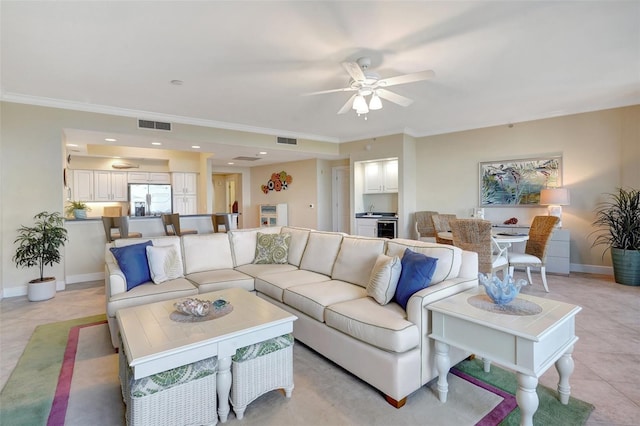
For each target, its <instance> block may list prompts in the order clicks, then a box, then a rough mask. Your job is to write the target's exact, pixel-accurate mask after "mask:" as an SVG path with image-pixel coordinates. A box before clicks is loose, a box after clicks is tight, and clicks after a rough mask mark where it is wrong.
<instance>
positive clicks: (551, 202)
mask: <svg viewBox="0 0 640 426" xmlns="http://www.w3.org/2000/svg"><path fill="white" fill-rule="evenodd" d="M540 204H541V205H543V206H568V205H569V190H568V189H567V188H547V189H543V190H542V191H540Z"/></svg>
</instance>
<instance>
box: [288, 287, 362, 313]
mask: <svg viewBox="0 0 640 426" xmlns="http://www.w3.org/2000/svg"><path fill="white" fill-rule="evenodd" d="M366 296H367V292H366V290H365V289H364V288H362V287H360V286H359V285H355V284H350V283H347V282H344V281H338V280H331V281H323V282H319V283H311V284H301V285H294V286H291V287H289V288H287V289H285V290H284V295H283V298H282V299H283V302H284V303H286V304H287V305H289V306H291V307H292V308H295V309H297V310H299V311H300V312H302V313H304V314H307V315H309V316H310V317H311V318H314V319H315V320H317V321H320V322H324V310H325V308H326V307H327V306H329V305H333V304H334V303H338V302H344V301H347V300H353V299H359V298H362V297H366Z"/></svg>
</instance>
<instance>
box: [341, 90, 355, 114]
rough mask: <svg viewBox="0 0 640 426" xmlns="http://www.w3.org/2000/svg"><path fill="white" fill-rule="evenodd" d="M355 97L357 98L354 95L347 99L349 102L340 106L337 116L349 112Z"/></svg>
mask: <svg viewBox="0 0 640 426" xmlns="http://www.w3.org/2000/svg"><path fill="white" fill-rule="evenodd" d="M356 96H358V94H357V93H356V94H354V95H353V96H351V97H350V98H349V100H348V101H347V103H345V104H344V105H342V108H340V110H339V111H338V114H344V113H345V112H348V111H350V110H351V107H352V106H353V101H354V99H355V98H356Z"/></svg>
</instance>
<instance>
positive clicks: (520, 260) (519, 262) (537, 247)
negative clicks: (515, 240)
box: [509, 216, 558, 293]
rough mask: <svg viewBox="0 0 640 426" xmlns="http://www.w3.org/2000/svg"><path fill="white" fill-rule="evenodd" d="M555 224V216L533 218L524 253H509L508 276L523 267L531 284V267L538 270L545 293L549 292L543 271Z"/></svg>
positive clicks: (556, 220) (556, 219) (544, 271)
mask: <svg viewBox="0 0 640 426" xmlns="http://www.w3.org/2000/svg"><path fill="white" fill-rule="evenodd" d="M557 222H558V218H557V217H556V216H536V217H534V218H533V222H532V223H531V229H530V230H529V239H528V240H527V246H526V248H525V250H524V253H513V252H511V253H509V275H511V276H513V270H514V269H515V268H516V267H524V268H526V269H527V278H529V284H532V283H533V281H532V280H531V267H534V268H540V275H541V276H542V284H544V289H545V291H546V292H547V293H548V292H549V287H548V286H547V274H546V270H545V269H546V268H545V263H546V261H547V247H548V245H549V240H550V239H551V234H552V233H553V228H554V226H555V225H556V223H557Z"/></svg>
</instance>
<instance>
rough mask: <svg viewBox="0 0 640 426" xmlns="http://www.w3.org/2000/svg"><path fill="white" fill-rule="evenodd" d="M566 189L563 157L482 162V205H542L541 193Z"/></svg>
mask: <svg viewBox="0 0 640 426" xmlns="http://www.w3.org/2000/svg"><path fill="white" fill-rule="evenodd" d="M559 186H562V156H550V157H540V158H525V159H522V160H503V161H487V162H483V163H480V206H481V207H491V206H539V205H540V190H542V189H544V188H547V187H559Z"/></svg>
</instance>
